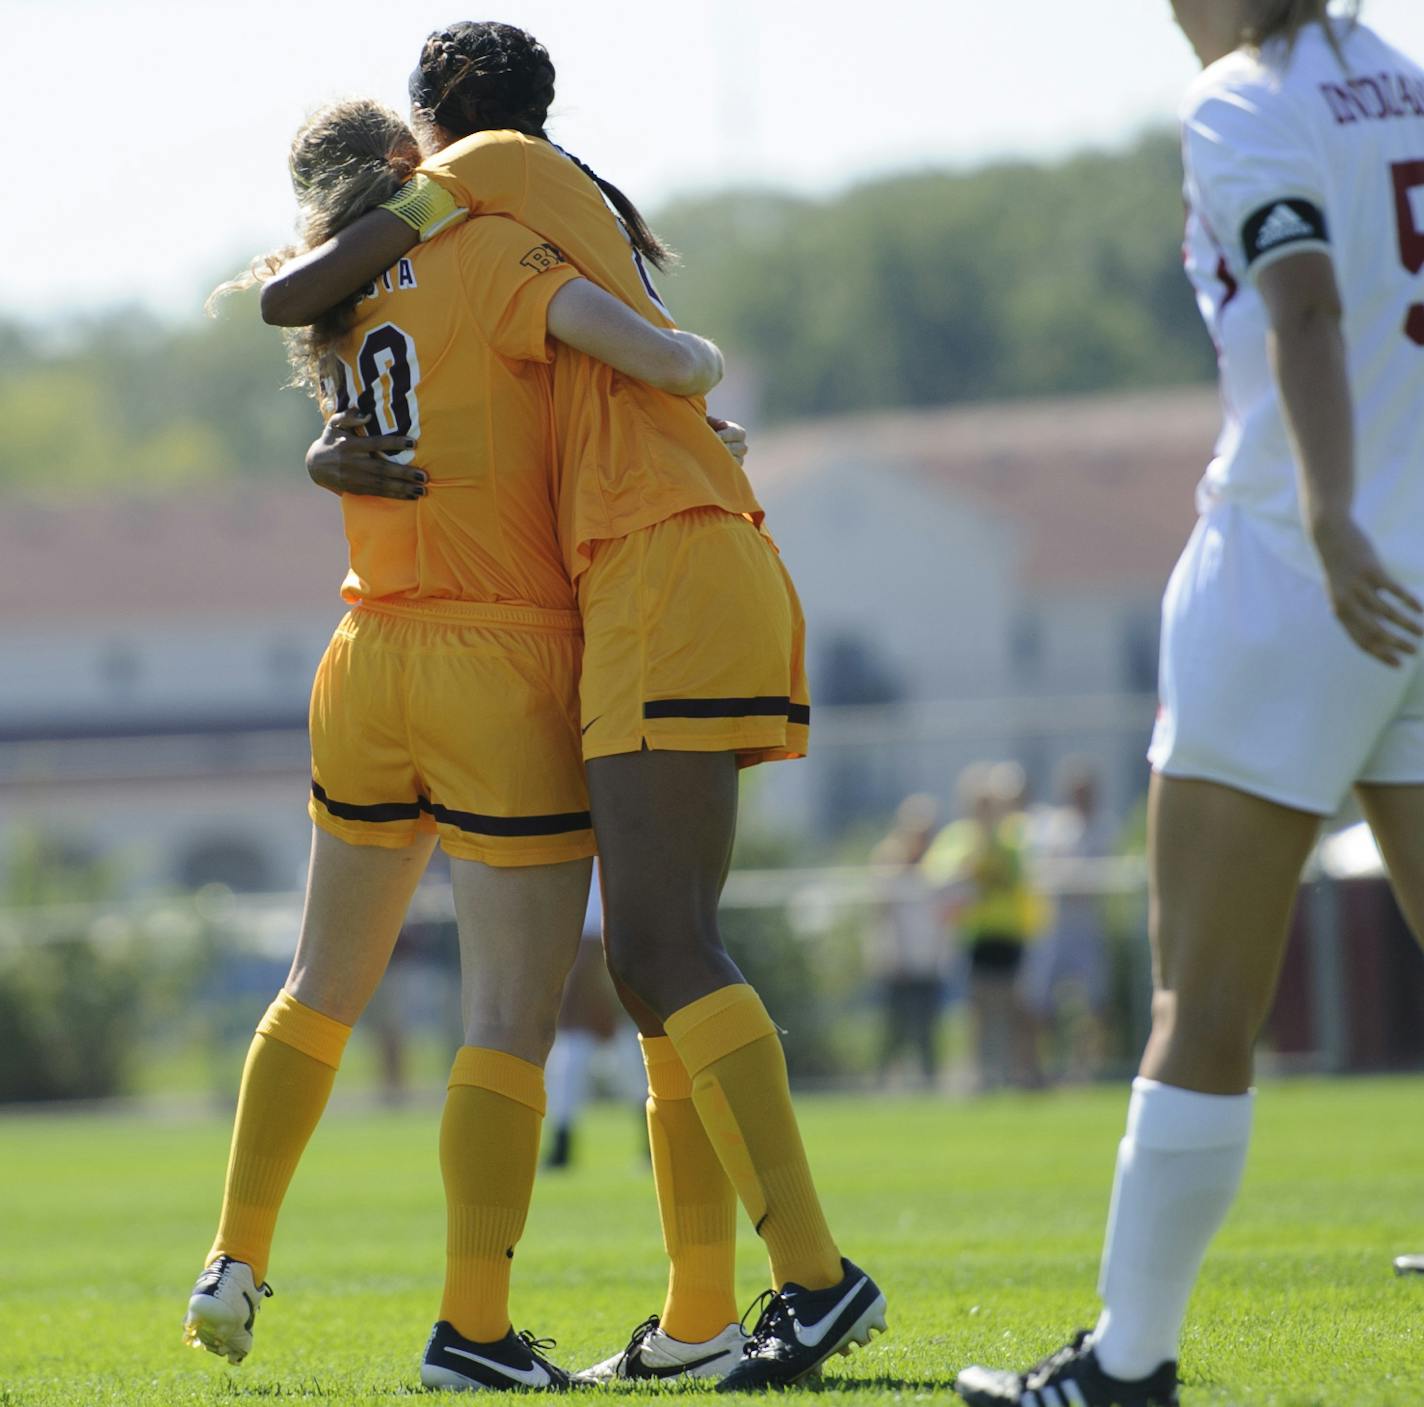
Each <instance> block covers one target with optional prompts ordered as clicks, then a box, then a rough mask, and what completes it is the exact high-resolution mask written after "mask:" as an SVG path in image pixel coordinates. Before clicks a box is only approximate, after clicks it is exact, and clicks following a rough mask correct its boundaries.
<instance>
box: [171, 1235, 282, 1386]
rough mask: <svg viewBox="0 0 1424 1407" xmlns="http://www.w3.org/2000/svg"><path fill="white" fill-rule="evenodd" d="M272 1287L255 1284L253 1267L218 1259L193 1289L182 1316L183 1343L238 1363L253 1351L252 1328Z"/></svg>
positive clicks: (221, 1257) (229, 1257)
mask: <svg viewBox="0 0 1424 1407" xmlns="http://www.w3.org/2000/svg"><path fill="white" fill-rule="evenodd" d="M271 1298H272V1287H271V1286H270V1285H268V1284H265V1283H264V1284H261V1285H258V1284H255V1283H254V1282H253V1279H252V1267H251V1266H250V1265H248V1264H247V1263H246V1262H245V1261H240V1260H233V1258H232V1257H231V1256H219V1257H218V1258H217V1259H216V1260H215V1261H213V1263H212V1264H211V1265H209V1266H206V1267H205V1268H204V1270H203V1273H202V1274H201V1275H200V1276H198V1279H197V1283H196V1284H195V1285H194V1286H193V1293H192V1295H191V1296H190V1297H189V1299H188V1312H187V1314H186V1315H184V1316H183V1342H184V1343H185V1344H187V1345H188V1346H189V1347H190V1348H205V1349H207V1351H208V1352H209V1353H216V1354H217V1355H218V1357H219V1358H226V1359H227V1361H228V1362H229V1363H241V1362H242V1360H243V1359H244V1358H246V1357H247V1355H248V1353H249V1352H250V1351H251V1349H252V1326H253V1324H254V1323H255V1322H256V1320H257V1309H258V1306H259V1305H260V1304H261V1303H262V1301H263V1300H264V1299H271Z"/></svg>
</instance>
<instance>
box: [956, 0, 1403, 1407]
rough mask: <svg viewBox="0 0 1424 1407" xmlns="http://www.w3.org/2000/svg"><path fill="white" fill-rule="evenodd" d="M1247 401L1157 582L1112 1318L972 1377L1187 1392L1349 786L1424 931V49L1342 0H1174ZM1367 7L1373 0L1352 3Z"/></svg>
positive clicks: (1228, 392)
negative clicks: (1280, 1001) (1256, 1050)
mask: <svg viewBox="0 0 1424 1407" xmlns="http://www.w3.org/2000/svg"><path fill="white" fill-rule="evenodd" d="M1172 7H1173V10H1174V11H1175V13H1176V17H1177V20H1178V23H1179V24H1180V25H1181V28H1182V29H1183V31H1184V32H1185V34H1186V36H1187V38H1188V39H1189V40H1190V41H1191V43H1192V46H1193V48H1195V50H1196V52H1197V54H1198V56H1199V57H1200V58H1201V60H1202V63H1203V65H1204V69H1205V71H1204V72H1203V74H1202V75H1201V77H1200V79H1199V80H1198V81H1197V82H1196V83H1195V84H1194V85H1193V86H1192V88H1191V90H1190V92H1189V93H1188V95H1187V100H1186V104H1185V109H1184V113H1183V142H1184V163H1185V167H1186V194H1187V201H1188V204H1189V207H1190V211H1189V218H1188V229H1187V263H1188V271H1189V273H1190V275H1191V278H1192V281H1193V283H1194V285H1195V286H1196V290H1197V294H1198V297H1199V300H1200V303H1201V306H1202V311H1203V313H1204V314H1205V316H1206V319H1207V322H1208V326H1209V328H1210V331H1211V333H1212V335H1213V337H1214V338H1215V340H1216V343H1217V347H1218V349H1219V352H1220V357H1221V381H1222V398H1223V401H1224V406H1225V428H1224V430H1223V432H1222V436H1221V439H1220V442H1219V444H1218V447H1217V457H1216V458H1215V460H1214V461H1213V463H1212V465H1211V467H1210V469H1209V470H1208V472H1207V475H1206V477H1205V479H1204V481H1203V483H1202V486H1201V490H1200V509H1201V519H1200V521H1199V523H1198V524H1197V528H1196V531H1195V532H1194V533H1193V535H1192V538H1191V541H1190V542H1189V543H1188V545H1187V548H1186V551H1185V553H1184V554H1183V556H1182V559H1181V561H1180V562H1179V563H1178V565H1177V568H1176V571H1175V572H1174V573H1173V576H1172V580H1171V582H1170V584H1169V585H1168V588H1167V594H1166V599H1165V601H1164V605H1163V637H1162V665H1161V694H1162V710H1161V714H1160V717H1159V721H1158V726H1157V730H1156V733H1155V735H1154V737H1153V741H1152V749H1151V754H1150V756H1151V760H1152V763H1153V769H1154V771H1153V777H1152V783H1151V791H1150V793H1149V802H1148V805H1149V811H1148V824H1149V833H1148V853H1149V866H1150V885H1151V895H1150V897H1151V903H1150V927H1151V930H1152V942H1153V955H1154V985H1155V991H1154V996H1153V1008H1152V1017H1153V1025H1152V1036H1151V1039H1150V1041H1149V1042H1148V1046H1147V1050H1146V1052H1145V1053H1144V1055H1143V1059H1142V1065H1141V1070H1140V1076H1139V1078H1138V1079H1137V1080H1136V1081H1135V1083H1134V1085H1133V1093H1132V1100H1131V1104H1130V1107H1129V1112H1128V1119H1127V1132H1126V1136H1125V1137H1124V1138H1123V1140H1122V1143H1121V1146H1120V1149H1119V1154H1118V1163H1117V1178H1116V1182H1115V1185H1114V1188H1113V1199H1112V1208H1111V1211H1110V1212H1109V1224H1108V1234H1107V1244H1106V1246H1105V1248H1104V1252H1103V1263H1102V1274H1101V1277H1100V1280H1099V1290H1100V1293H1101V1294H1102V1298H1103V1310H1102V1314H1101V1317H1100V1318H1099V1320H1098V1322H1097V1325H1096V1327H1095V1328H1094V1329H1093V1330H1091V1331H1085V1332H1082V1333H1080V1334H1079V1335H1078V1336H1077V1337H1076V1338H1075V1339H1074V1340H1073V1341H1072V1342H1071V1343H1070V1344H1069V1345H1068V1346H1066V1347H1065V1348H1063V1349H1060V1350H1059V1351H1058V1352H1057V1353H1056V1354H1053V1355H1051V1356H1050V1357H1048V1358H1046V1359H1044V1360H1043V1361H1042V1362H1041V1363H1039V1364H1037V1365H1035V1366H1034V1367H1033V1368H1031V1369H1029V1370H1028V1371H1027V1372H1025V1373H1010V1372H1002V1371H994V1370H990V1369H985V1368H978V1367H976V1368H970V1369H967V1370H966V1371H965V1372H963V1373H961V1374H960V1376H959V1379H958V1381H957V1382H956V1388H957V1389H958V1390H959V1392H960V1394H961V1395H962V1396H963V1397H964V1398H965V1399H966V1400H967V1401H968V1402H970V1403H971V1404H975V1407H983V1405H984V1404H991V1403H1011V1404H1017V1407H1069V1404H1071V1407H1172V1404H1175V1403H1176V1401H1177V1372H1176V1368H1177V1365H1176V1361H1175V1360H1176V1357H1177V1345H1178V1340H1179V1337H1180V1333H1181V1327H1182V1323H1183V1320H1184V1318H1185V1314H1186V1307H1187V1301H1188V1298H1189V1297H1190V1294H1191V1290H1192V1286H1193V1284H1194V1282H1195V1280H1196V1277H1197V1273H1198V1270H1199V1269H1200V1266H1201V1262H1202V1258H1203V1256H1204V1255H1205V1253H1206V1249H1207V1245H1208V1243H1209V1242H1210V1240H1211V1238H1212V1236H1213V1235H1214V1234H1215V1232H1216V1230H1217V1228H1218V1227H1219V1226H1220V1224H1221V1222H1222V1220H1223V1219H1224V1218H1225V1216H1226V1213H1227V1210H1228V1209H1229V1207H1230V1205H1231V1203H1232V1201H1233V1199H1234V1197H1235V1194H1236V1190H1237V1187H1238V1185H1239V1183H1240V1179H1241V1172H1242V1168H1243V1165H1244V1162H1245V1156H1246V1146H1247V1142H1248V1139H1249V1135H1250V1128H1251V1110H1252V1098H1253V1095H1252V1092H1251V1074H1252V1045H1253V1043H1254V1040H1255V1037H1256V1034H1257V1031H1258V1028H1259V1026H1260V1024H1261V1022H1262V1020H1263V1019H1264V1017H1265V1015H1266V1013H1267V1012H1268V1011H1269V1009H1270V1004H1271V1001H1272V998H1273V996H1274V991H1275V986H1276V978H1277V974H1278V971H1279V967H1280V962H1281V956H1282V952H1283V950H1284V946H1285V939H1286V930H1287V925H1288V920H1289V915H1290V909H1291V905H1292V902H1293V899H1294V896H1295V891H1296V887H1297V884H1298V881H1299V877H1300V871H1301V867H1302V865H1303V864H1304V862H1305V859H1306V857H1307V855H1308V853H1309V851H1310V849H1311V847H1312V845H1313V843H1314V841H1315V837H1316V833H1317V831H1318V829H1319V825H1320V820H1321V817H1323V816H1327V815H1329V814H1331V813H1332V812H1334V811H1335V810H1336V809H1337V807H1338V806H1339V805H1340V803H1341V802H1342V801H1343V800H1344V799H1345V796H1346V795H1347V793H1348V792H1349V791H1350V789H1351V788H1352V787H1353V788H1354V789H1355V791H1356V793H1357V795H1358V797H1359V800H1360V804H1361V806H1362V808H1363V809H1364V812H1365V815H1366V816H1367V817H1368V818H1369V821H1370V823H1371V824H1372V826H1373V827H1374V830H1375V834H1376V836H1377V838H1378V840H1379V843H1380V848H1381V850H1382V851H1383V853H1384V856H1385V859H1386V861H1387V862H1388V865H1389V868H1390V873H1391V876H1392V880H1393V883H1394V886H1395V890H1396V893H1397V895H1398V897H1399V900H1400V904H1401V906H1402V908H1403V909H1404V911H1405V913H1406V914H1407V916H1408V917H1409V920H1410V922H1411V925H1412V926H1413V928H1414V931H1415V933H1416V934H1418V933H1420V932H1421V931H1424V842H1421V837H1424V668H1421V663H1420V656H1419V653H1418V639H1419V637H1420V635H1421V633H1424V631H1421V615H1424V607H1421V605H1420V602H1419V599H1418V595H1419V594H1424V277H1419V276H1420V275H1421V274H1424V71H1421V69H1420V68H1419V67H1418V66H1417V65H1416V64H1414V63H1413V62H1411V61H1410V60H1409V59H1407V58H1405V57H1404V56H1403V55H1402V54H1400V53H1398V52H1397V51H1396V50H1394V49H1392V48H1391V47H1390V46H1389V45H1388V44H1386V43H1385V42H1384V41H1383V40H1382V39H1381V38H1380V37H1379V36H1378V35H1376V34H1375V33H1373V32H1372V31H1371V30H1369V29H1367V28H1365V27H1364V26H1363V25H1361V24H1359V23H1358V16H1357V15H1351V16H1335V17H1330V16H1328V15H1327V10H1326V0H1173V6H1172ZM1352 8H1353V9H1355V10H1358V4H1357V5H1355V6H1353V7H1352Z"/></svg>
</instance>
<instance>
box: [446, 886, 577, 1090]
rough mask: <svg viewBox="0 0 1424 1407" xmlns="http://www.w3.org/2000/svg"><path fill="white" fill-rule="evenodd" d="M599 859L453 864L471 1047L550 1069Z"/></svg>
mask: <svg viewBox="0 0 1424 1407" xmlns="http://www.w3.org/2000/svg"><path fill="white" fill-rule="evenodd" d="M592 865H593V861H592V860H571V861H568V862H566V863H564V864H558V865H528V866H522V867H519V868H509V869H505V868H501V867H496V866H493V865H481V864H477V863H475V862H473V861H470V860H452V861H451V862H450V878H451V883H452V885H453V887H454V891H455V917H456V920H457V922H458V924H459V929H460V1007H461V1012H462V1014H463V1017H464V1024H465V1044H466V1045H467V1046H478V1047H480V1048H482V1049H485V1050H501V1051H504V1052H506V1053H507V1054H509V1055H514V1056H517V1057H518V1058H519V1059H521V1060H527V1061H528V1062H529V1063H530V1064H531V1065H541V1066H542V1065H543V1064H544V1062H545V1060H547V1059H548V1057H549V1048H550V1047H551V1046H552V1045H553V1043H554V1026H555V1023H556V1021H557V1019H558V1015H559V1003H560V1001H561V1000H562V999H563V994H564V983H565V981H567V979H568V975H569V970H570V969H571V968H572V967H573V963H574V958H575V957H576V956H577V955H578V945H579V939H580V937H581V935H582V931H583V915H584V908H585V905H586V904H587V902H588V885H589V874H590V870H591V868H592Z"/></svg>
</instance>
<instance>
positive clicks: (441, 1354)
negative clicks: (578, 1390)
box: [420, 1319, 569, 1392]
mask: <svg viewBox="0 0 1424 1407" xmlns="http://www.w3.org/2000/svg"><path fill="white" fill-rule="evenodd" d="M553 1347H554V1341H553V1340H552V1339H536V1338H535V1337H534V1335H533V1334H531V1333H529V1332H528V1331H527V1330H524V1331H521V1332H520V1333H517V1334H516V1333H515V1332H514V1330H513V1329H511V1330H510V1331H509V1332H508V1333H507V1334H506V1335H505V1336H504V1337H503V1338H502V1339H496V1340H495V1341H494V1342H493V1343H475V1342H473V1341H472V1340H470V1339H467V1338H465V1337H464V1336H463V1335H461V1334H460V1333H458V1332H457V1331H456V1329H455V1327H454V1326H453V1325H452V1324H450V1323H448V1322H447V1321H446V1320H444V1319H442V1320H441V1321H440V1322H439V1323H438V1324H437V1325H436V1326H435V1327H434V1328H433V1329H432V1330H431V1331H430V1339H429V1341H428V1342H427V1343H426V1345H425V1357H424V1358H423V1359H422V1360H421V1364H420V1381H421V1382H422V1383H423V1384H424V1385H425V1386H426V1387H430V1388H443V1389H445V1390H446V1391H448V1392H508V1391H511V1390H517V1389H523V1390H524V1391H526V1392H527V1391H531V1390H532V1391H536V1392H538V1391H543V1392H563V1391H564V1390H565V1389H567V1388H568V1386H569V1375H568V1374H567V1373H566V1372H565V1371H564V1370H563V1369H562V1368H560V1367H559V1366H558V1365H557V1364H555V1363H550V1362H549V1360H548V1359H547V1358H545V1357H544V1352H545V1350H547V1349H551V1348H553Z"/></svg>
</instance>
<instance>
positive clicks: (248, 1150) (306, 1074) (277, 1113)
mask: <svg viewBox="0 0 1424 1407" xmlns="http://www.w3.org/2000/svg"><path fill="white" fill-rule="evenodd" d="M350 1034H351V1027H350V1026H343V1025H342V1024H341V1022H339V1021H333V1020H332V1019H331V1017H329V1016H323V1015H322V1014H321V1012H319V1011H314V1010H313V1009H312V1008H311V1007H309V1006H303V1005H302V1004H301V1002H299V1001H298V1000H297V999H296V998H295V997H294V996H292V994H291V993H290V992H288V991H286V990H285V989H284V990H282V991H280V992H278V993H277V1000H276V1001H274V1002H273V1003H272V1005H271V1006H269V1007H268V1008H267V1014H266V1015H265V1016H264V1017H263V1018H262V1020H261V1021H259V1022H258V1023H257V1034H256V1035H255V1036H253V1038H252V1045H251V1046H250V1047H249V1048H248V1052H247V1064H246V1065H245V1066H243V1070H242V1088H241V1091H240V1092H239V1094H238V1097H237V1122H236V1123H235V1124H234V1126H233V1130H232V1151H231V1153H230V1154H229V1155H228V1163H227V1184H226V1186H225V1187H224V1189H223V1206H222V1217H221V1220H220V1221H219V1222H218V1235H217V1240H215V1241H214V1242H213V1248H212V1250H211V1251H209V1252H208V1262H209V1264H211V1263H212V1262H213V1261H214V1260H216V1259H217V1258H218V1256H223V1255H226V1256H231V1257H232V1258H233V1259H234V1260H241V1261H246V1262H247V1264H248V1265H250V1266H251V1267H252V1278H253V1279H254V1280H255V1281H256V1282H257V1283H258V1284H259V1285H260V1284H261V1283H262V1282H263V1280H265V1279H266V1278H267V1260H268V1257H269V1256H270V1255H271V1253H272V1233H273V1231H274V1230H275V1229H276V1226H277V1213H278V1211H279V1210H280V1209H281V1206H282V1198H283V1197H285V1196H286V1195H287V1185H288V1184H289V1183H290V1182H291V1180H292V1174H293V1173H294V1172H296V1170H297V1163H298V1162H299V1161H300V1159H301V1156H302V1153H303V1151H304V1150H305V1148H306V1146H307V1141H308V1140H309V1139H310V1138H311V1136H312V1130H313V1129H315V1128H316V1126H317V1121H318V1120H319V1119H320V1118H321V1113H322V1110H323V1109H325V1108H326V1100H327V1096H328V1095H329V1094H330V1093H331V1086H332V1082H333V1081H334V1080H335V1079H336V1069H337V1066H339V1065H340V1064H341V1053H342V1051H344V1050H345V1049H346V1038H347V1037H348V1036H349V1035H350Z"/></svg>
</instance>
